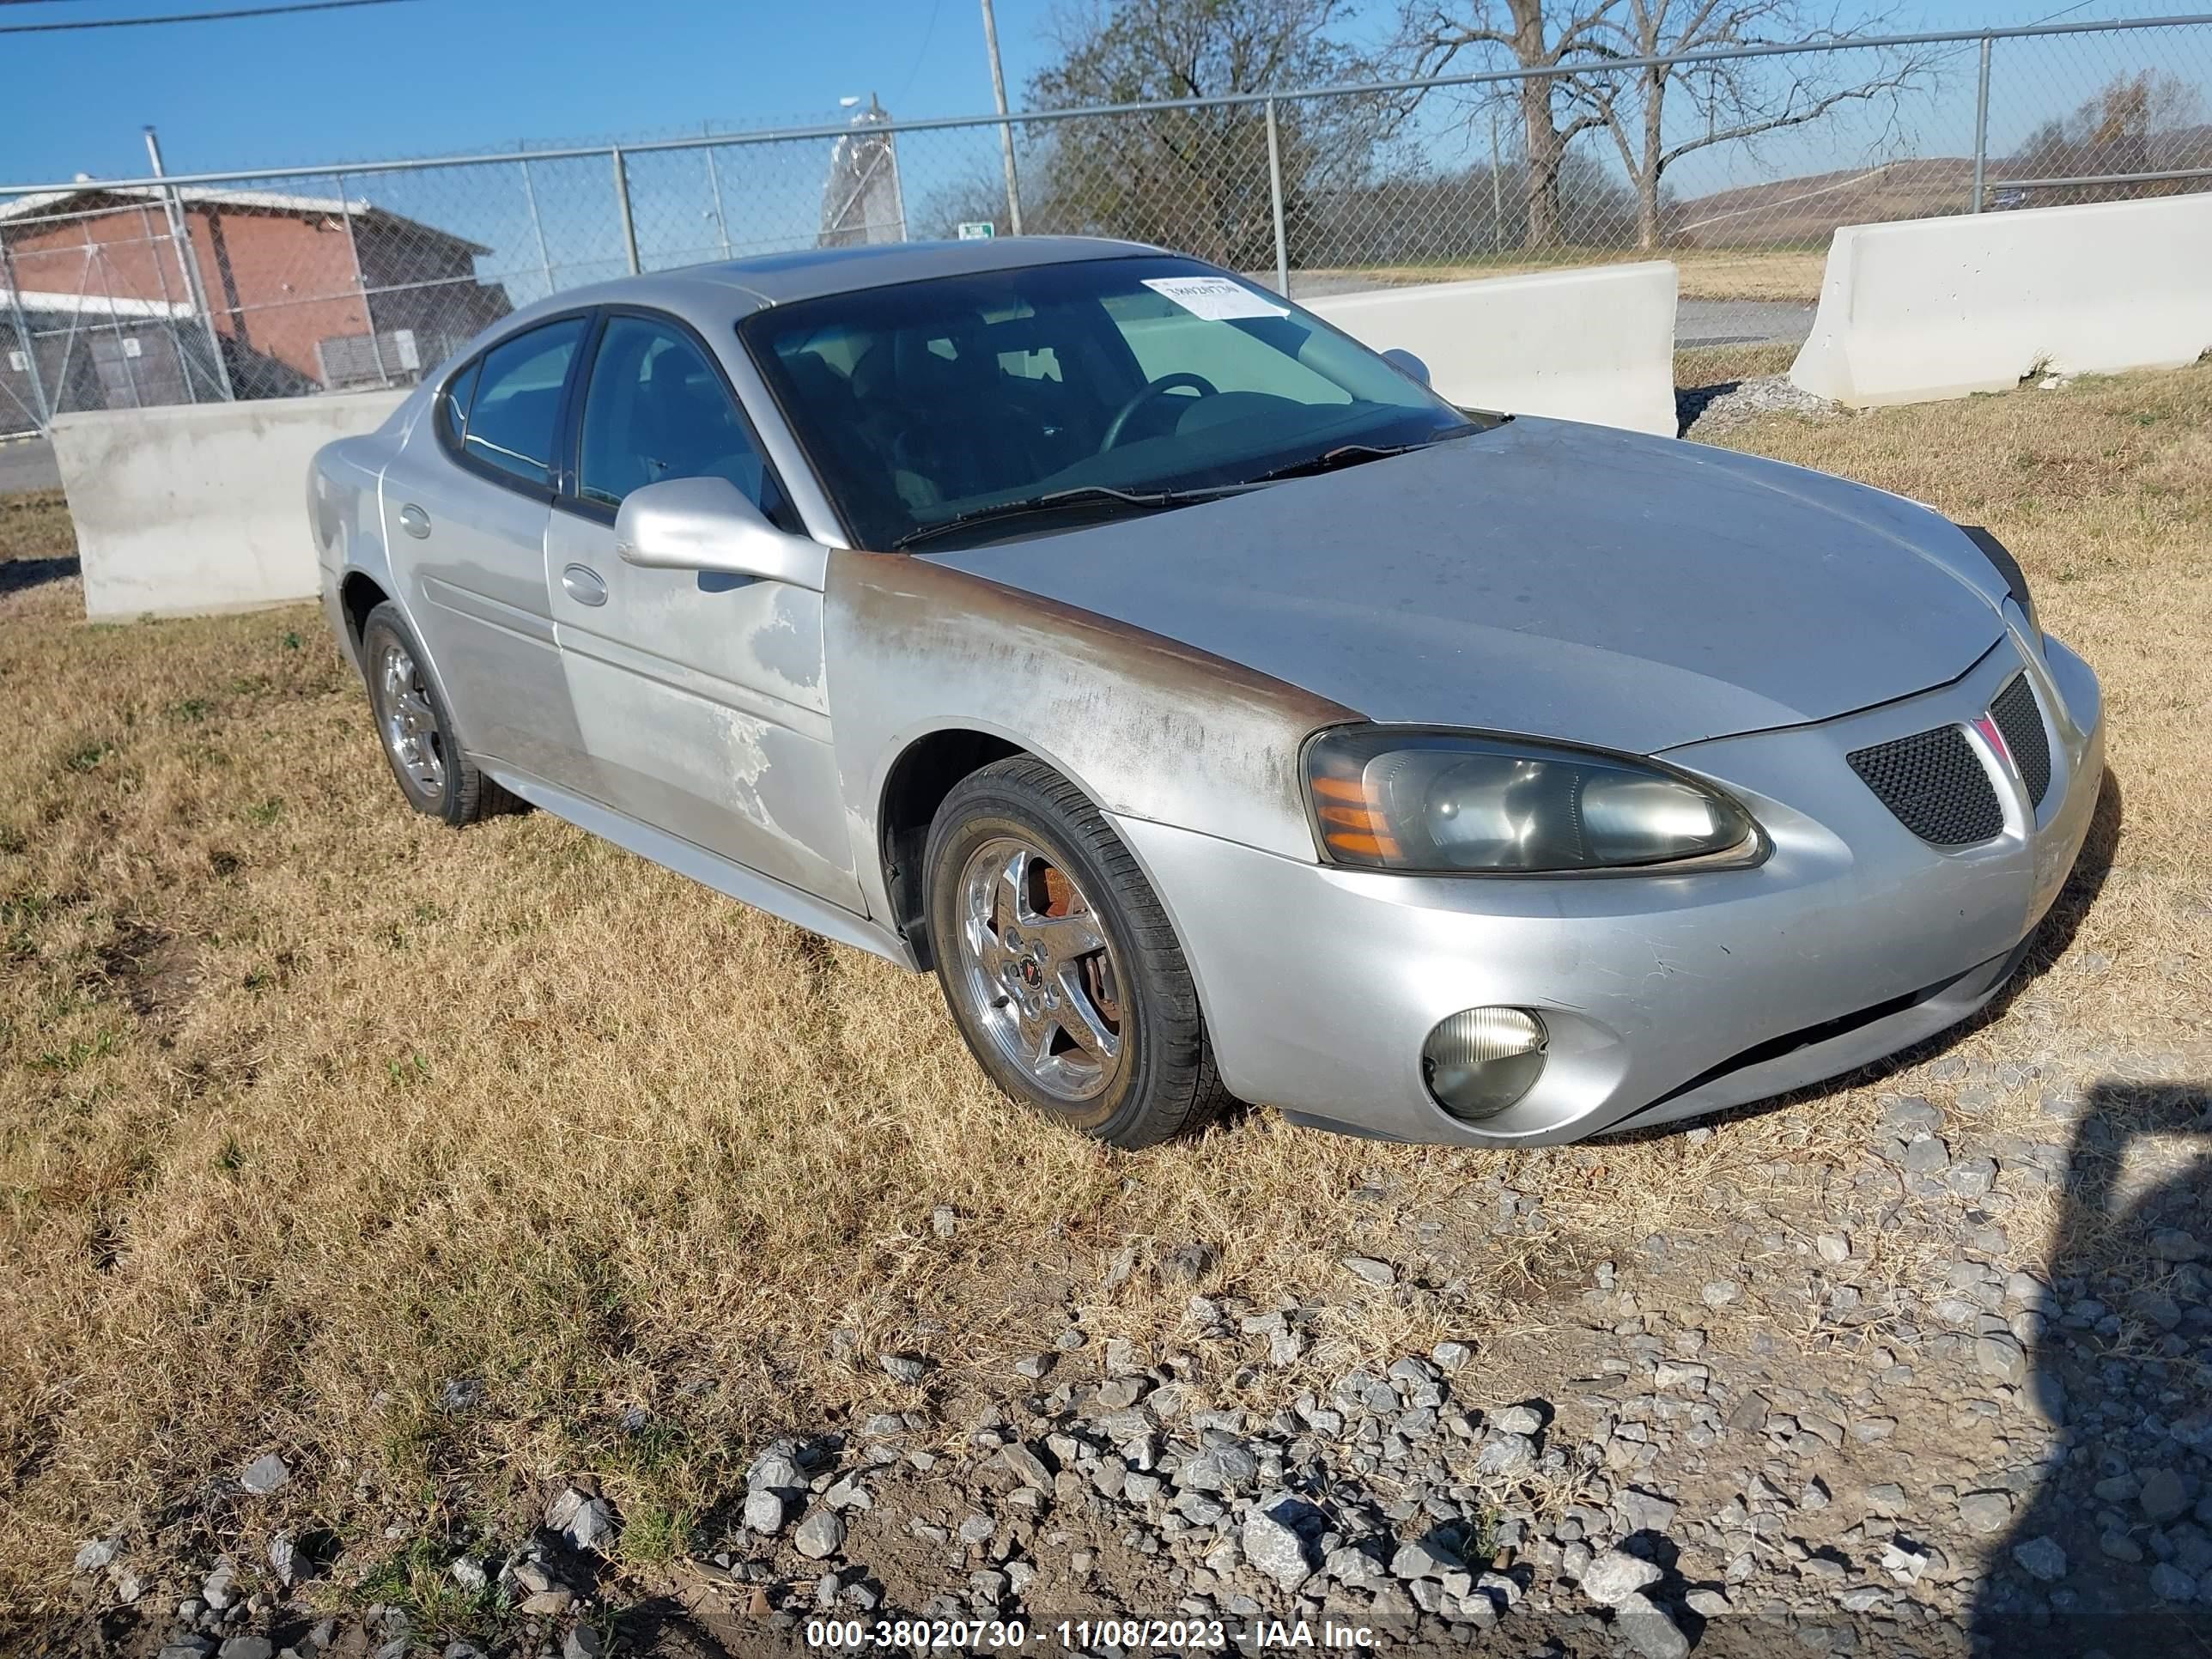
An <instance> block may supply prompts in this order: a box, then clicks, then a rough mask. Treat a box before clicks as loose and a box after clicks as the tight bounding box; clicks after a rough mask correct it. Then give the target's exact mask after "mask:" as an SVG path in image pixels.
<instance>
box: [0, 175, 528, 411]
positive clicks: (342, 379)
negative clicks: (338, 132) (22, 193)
mask: <svg viewBox="0 0 2212 1659" xmlns="http://www.w3.org/2000/svg"><path fill="white" fill-rule="evenodd" d="M178 194H179V197H181V203H180V206H181V211H182V214H183V217H184V220H185V226H186V230H187V234H188V239H189V241H190V244H191V258H192V260H193V263H194V265H195V267H196V268H197V275H198V277H199V283H200V290H201V293H202V295H204V297H205V303H206V306H207V309H208V311H209V313H211V315H212V318H213V321H214V328H215V331H216V334H217V336H218V337H220V338H221V339H222V355H223V360H224V366H225V368H227V369H228V374H229V377H230V380H231V384H232V386H233V388H234V392H235V394H236V395H237V396H239V397H241V398H246V397H282V396H289V395H296V394H299V393H302V392H317V391H329V390H337V389H340V388H343V387H346V386H361V385H364V384H366V385H379V384H383V383H385V382H386V381H389V382H390V383H392V384H394V385H404V384H406V383H408V382H410V381H411V380H414V379H415V378H416V375H417V374H419V373H420V372H421V371H422V370H424V369H427V368H431V367H433V366H435V364H436V363H437V362H439V361H440V360H441V358H443V357H444V356H447V353H448V352H449V351H450V350H451V349H453V347H454V346H456V345H458V344H459V343H460V342H461V341H462V340H464V339H465V338H466V337H468V336H470V335H471V334H473V333H474V332H476V331H477V329H479V328H481V327H483V325H485V324H486V323H489V322H492V321H495V320H496V319H498V318H500V317H502V316H504V315H505V314H506V313H507V311H508V310H509V309H510V308H511V307H510V305H509V302H508V300H507V292H506V290H505V289H503V288H501V287H500V286H499V285H498V284H497V283H483V282H480V281H479V280H478V279H477V275H476V265H475V261H476V258H477V256H478V255H480V254H484V253H488V252H489V251H490V250H489V249H488V248H485V247H483V246H480V245H478V244H477V243H475V242H471V241H470V240H466V239H465V238H464V237H460V236H456V235H453V234H451V233H450V232H447V231H443V230H440V229H437V228H435V227H433V226H430V225H426V224H423V223H422V222H420V221H417V220H414V219H410V218H406V217H404V216H401V215H398V214H395V213H392V212H389V211H387V210H385V209H382V208H380V207H378V206H376V205H375V204H374V203H371V202H367V201H363V200H361V199H359V198H347V199H343V200H341V199H340V198H338V197H311V196H299V195H289V194H283V193H279V192H276V191H249V190H208V189H197V188H192V187H189V186H187V187H184V188H181V189H180V190H179V191H178ZM18 311H20V312H21V313H22V322H23V325H24V326H25V327H26V328H27V331H28V332H29V333H30V334H31V335H32V336H33V338H34V340H35V342H36V344H37V347H38V351H37V362H36V367H37V368H38V370H39V371H40V381H41V388H40V389H41V390H42V391H43V392H45V394H46V398H45V400H46V404H47V405H48V407H49V408H50V409H53V410H60V409H75V408H87V407H89V408H112V407H118V406H119V407H129V406H131V402H132V401H133V400H136V401H141V402H152V401H169V402H174V401H180V400H181V398H179V397H177V396H167V397H161V398H155V397H152V396H149V395H147V393H148V391H149V386H150V385H151V384H153V383H156V382H158V383H159V384H161V385H164V386H173V387H174V388H176V389H177V390H178V391H179V392H183V391H184V389H185V387H186V386H189V388H190V390H189V392H188V393H187V394H186V395H189V396H190V397H191V398H197V399H199V400H203V401H204V400H205V399H206V398H208V397H210V395H212V396H216V397H220V396H221V395H222V393H221V390H220V386H219V384H217V383H216V377H215V376H214V375H213V372H212V370H213V358H212V354H211V352H210V349H209V348H208V343H207V339H206V332H207V323H206V321H205V320H204V319H202V318H201V317H200V315H199V313H198V310H197V305H196V303H195V300H194V296H193V295H192V292H191V284H190V283H188V282H187V280H186V277H185V268H184V264H183V262H182V260H181V259H180V258H179V250H178V247H177V244H176V240H175V239H174V238H173V236H172V235H171V234H170V228H169V222H168V219H167V211H166V209H165V206H164V204H163V202H162V200H161V195H160V193H159V192H158V191H154V190H150V189H140V188H131V187H128V186H110V185H100V184H99V183H96V182H94V181H92V180H89V179H88V180H84V181H82V183H81V184H80V185H78V186H76V187H75V188H72V189H70V190H68V191H51V192H48V193H46V194H45V195H41V196H31V197H17V198H15V199H13V200H11V201H9V202H7V203H5V204H0V333H5V334H8V335H9V339H10V344H11V346H12V347H13V348H14V349H11V350H10V351H9V353H8V355H7V356H6V357H4V358H0V405H5V404H9V401H10V398H11V396H13V397H14V398H15V401H17V402H27V401H29V399H28V398H26V397H24V396H22V395H21V393H22V392H24V391H27V381H28V380H29V379H30V375H29V372H28V371H29V369H30V368H31V367H32V365H30V364H29V363H27V362H23V361H22V359H23V357H24V351H23V349H22V343H21V342H20V341H15V340H14V339H13V335H14V332H15V329H14V327H13V326H12V325H13V323H14V321H15V318H14V314H13V313H15V312H18ZM103 336H105V337H106V339H107V341H108V343H107V345H106V347H104V348H97V350H98V351H100V353H102V354H104V362H105V366H106V368H108V369H110V370H113V369H114V368H116V367H117V364H118V361H119V360H120V359H121V358H122V354H123V353H125V352H127V353H128V354H129V356H128V362H127V365H126V366H125V367H126V368H127V372H125V373H123V374H117V373H106V374H100V373H93V374H92V378H91V379H90V380H87V379H86V378H85V377H86V375H87V374H88V373H90V372H91V369H90V368H88V365H91V366H94V367H98V365H94V356H95V351H96V347H95V343H96V342H97V341H99V340H100V338H101V337H103ZM134 341H135V342H136V343H132V342H134ZM149 351H150V352H153V353H154V354H155V356H156V357H157V358H158V359H159V360H160V362H159V365H158V368H159V370H160V372H159V373H149V374H143V375H141V374H139V373H138V371H137V367H136V365H137V364H139V363H143V362H146V356H147V354H148V353H149ZM50 360H51V361H50ZM134 380H137V381H143V382H144V384H134V383H133V382H134ZM125 391H127V392H128V393H129V395H128V396H125V395H123V394H124V392H125Z"/></svg>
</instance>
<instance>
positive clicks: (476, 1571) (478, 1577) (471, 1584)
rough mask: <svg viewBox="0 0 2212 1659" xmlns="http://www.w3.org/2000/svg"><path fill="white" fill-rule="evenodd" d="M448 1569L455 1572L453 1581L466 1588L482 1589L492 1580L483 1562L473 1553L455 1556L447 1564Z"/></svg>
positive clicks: (452, 1572)
mask: <svg viewBox="0 0 2212 1659" xmlns="http://www.w3.org/2000/svg"><path fill="white" fill-rule="evenodd" d="M446 1571H447V1572H449V1573H451V1574H453V1582H454V1583H456V1584H459V1586H460V1587H461V1588H462V1589H465V1590H480V1589H483V1587H484V1586H485V1585H486V1584H488V1583H490V1582H491V1581H490V1578H489V1576H488V1575H487V1574H486V1573H485V1571H484V1567H483V1562H481V1561H479V1560H477V1559H476V1557H474V1556H473V1555H457V1556H455V1557H454V1558H453V1559H452V1560H451V1561H449V1562H447V1564H446Z"/></svg>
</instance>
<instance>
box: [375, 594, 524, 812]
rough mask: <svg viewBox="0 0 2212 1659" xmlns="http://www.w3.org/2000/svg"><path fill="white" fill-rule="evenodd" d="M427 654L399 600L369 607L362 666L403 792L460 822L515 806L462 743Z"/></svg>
mask: <svg viewBox="0 0 2212 1659" xmlns="http://www.w3.org/2000/svg"><path fill="white" fill-rule="evenodd" d="M422 661H423V658H422V647H421V646H419V645H417V644H416V641H415V634H414V630H413V629H410V628H409V627H408V625H407V618H406V617H405V616H404V614H403V613H402V612H401V611H400V609H399V607H398V605H394V604H393V603H392V601H391V600H389V599H386V600H385V601H384V602H383V603H382V604H381V605H378V606H377V607H376V608H375V609H374V610H373V611H370V612H369V613H368V620H367V621H366V622H364V623H362V629H361V662H362V676H363V678H366V679H367V680H368V706H369V708H370V710H371V712H372V713H374V715H375V717H376V735H377V738H378V741H379V742H380V744H382V746H383V749H384V758H385V759H386V761H388V762H389V763H391V766H392V776H393V777H394V778H395V779H397V780H398V784H399V793H401V794H403V795H404V796H406V798H407V804H408V805H410V806H411V807H413V808H414V809H415V810H416V811H418V812H422V813H426V814H428V816H429V817H434V818H441V819H443V820H444V821H445V822H446V823H449V824H452V825H453V827H454V828H455V829H459V827H460V826H461V825H463V824H465V823H475V822H477V819H479V818H486V817H491V816H492V815H493V814H494V813H495V812H501V811H511V810H513V806H514V805H515V800H514V797H513V796H512V795H510V794H508V793H507V791H506V790H504V789H502V788H501V787H499V786H498V785H497V784H495V783H494V782H493V781H491V780H490V779H489V778H488V777H486V776H485V775H483V771H482V770H481V769H479V768H478V767H477V763H475V762H474V761H472V760H471V759H470V758H469V757H468V756H466V755H465V754H464V753H463V752H462V751H461V746H460V744H459V743H458V742H457V741H456V740H455V739H454V737H453V715H452V714H451V713H450V712H449V711H448V710H447V708H446V701H445V699H444V698H443V697H441V696H439V695H438V688H437V685H436V684H435V683H434V682H433V681H432V680H431V678H430V677H429V675H428V673H427V672H426V671H424V670H423V667H422Z"/></svg>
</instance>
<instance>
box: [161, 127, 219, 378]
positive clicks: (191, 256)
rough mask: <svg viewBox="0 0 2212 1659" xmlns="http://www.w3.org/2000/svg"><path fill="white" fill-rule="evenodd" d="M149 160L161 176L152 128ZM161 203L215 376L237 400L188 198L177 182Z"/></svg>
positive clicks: (188, 375)
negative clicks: (202, 272)
mask: <svg viewBox="0 0 2212 1659" xmlns="http://www.w3.org/2000/svg"><path fill="white" fill-rule="evenodd" d="M146 159H147V160H148V161H150V162H152V163H153V165H154V176H155V178H156V179H158V178H160V177H161V140H160V139H159V138H158V137H155V133H154V129H153V128H151V127H148V128H147V129H146ZM161 204H162V209H163V211H164V212H165V213H166V214H167V217H168V221H169V240H170V241H171V242H172V243H173V245H174V246H175V247H176V250H177V263H178V264H179V265H180V266H182V267H183V269H184V273H185V295H187V296H188V297H189V299H190V301H191V306H192V308H193V309H194V310H196V311H197V312H198V313H199V314H200V321H201V322H202V323H204V325H206V327H207V337H208V349H209V350H210V351H212V352H213V353H215V377H216V380H219V381H220V382H222V398H223V401H224V402H225V403H235V402H236V401H237V399H238V392H237V389H236V388H235V387H234V386H232V385H231V383H230V363H229V362H228V359H226V358H225V357H224V356H223V355H222V330H220V329H218V328H217V327H216V325H215V311H214V308H213V307H210V305H209V304H208V296H207V289H206V286H205V285H204V283H201V281H200V256H199V252H198V250H197V249H196V248H195V247H193V246H192V227H191V221H190V220H189V219H187V218H186V217H185V198H184V197H181V196H179V194H178V193H177V187H176V186H175V185H163V186H162V188H161ZM185 384H186V385H187V386H189V385H191V370H190V369H187V370H186V371H185Z"/></svg>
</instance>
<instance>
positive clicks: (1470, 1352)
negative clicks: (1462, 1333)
mask: <svg viewBox="0 0 2212 1659" xmlns="http://www.w3.org/2000/svg"><path fill="white" fill-rule="evenodd" d="M1429 1358H1431V1359H1433V1360H1435V1361H1436V1362H1437V1364H1439V1365H1441V1366H1443V1368H1444V1369H1445V1370H1448V1371H1455V1370H1458V1369H1459V1368H1460V1367H1461V1366H1462V1365H1464V1364H1467V1362H1468V1360H1470V1359H1472V1358H1474V1349H1473V1348H1470V1347H1469V1346H1468V1345H1467V1344H1466V1343H1464V1342H1439V1343H1437V1346H1435V1347H1433V1348H1431V1349H1430V1350H1429Z"/></svg>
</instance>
